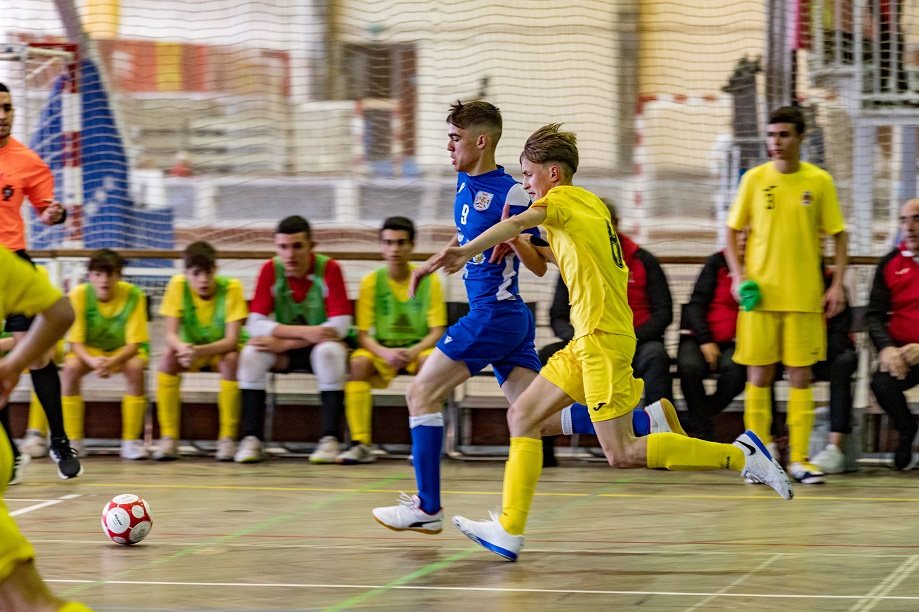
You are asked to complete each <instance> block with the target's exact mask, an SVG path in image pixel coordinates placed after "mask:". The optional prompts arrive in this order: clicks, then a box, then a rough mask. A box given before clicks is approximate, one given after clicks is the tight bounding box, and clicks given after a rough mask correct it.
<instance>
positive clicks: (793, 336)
mask: <svg viewBox="0 0 919 612" xmlns="http://www.w3.org/2000/svg"><path fill="white" fill-rule="evenodd" d="M824 359H826V320H825V319H824V318H823V314H822V313H819V312H775V311H758V310H752V311H750V312H744V311H741V312H740V314H739V315H738V316H737V349H736V350H735V352H734V361H736V362H737V363H739V364H742V365H750V366H763V365H769V364H771V363H778V362H782V363H784V364H785V365H786V366H791V367H793V368H798V367H804V366H809V365H814V364H815V363H817V362H818V361H823V360H824Z"/></svg>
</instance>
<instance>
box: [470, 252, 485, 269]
mask: <svg viewBox="0 0 919 612" xmlns="http://www.w3.org/2000/svg"><path fill="white" fill-rule="evenodd" d="M472 263H474V264H475V265H477V266H480V265H482V264H483V263H485V254H484V253H478V254H476V255H473V256H472Z"/></svg>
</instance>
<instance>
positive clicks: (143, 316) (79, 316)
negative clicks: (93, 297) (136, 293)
mask: <svg viewBox="0 0 919 612" xmlns="http://www.w3.org/2000/svg"><path fill="white" fill-rule="evenodd" d="M88 285H89V283H82V284H80V285H77V286H76V287H74V288H73V289H72V290H71V291H70V305H71V306H73V312H74V320H73V327H71V328H70V332H69V333H68V334H67V342H79V343H80V344H86V287H87V286H88ZM131 287H133V285H131V283H129V282H127V281H123V280H122V281H118V284H117V285H116V286H115V289H114V291H113V295H112V299H110V300H109V301H108V302H103V301H101V300H97V304H98V307H99V312H100V313H102V316H104V317H106V318H110V317H114V316H115V315H117V314H118V313H119V312H121V311H122V309H123V308H124V307H125V304H126V303H127V301H128V294H129V293H130V290H131ZM124 340H125V345H128V344H143V343H144V342H149V341H150V336H149V335H148V332H147V298H146V296H145V295H144V294H143V292H141V295H140V299H139V300H138V302H137V305H136V306H135V307H134V312H132V313H131V314H130V316H129V317H128V322H127V324H126V325H125V333H124Z"/></svg>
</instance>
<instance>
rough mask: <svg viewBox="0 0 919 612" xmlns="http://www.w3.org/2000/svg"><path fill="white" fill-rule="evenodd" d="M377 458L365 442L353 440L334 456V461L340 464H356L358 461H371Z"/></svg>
mask: <svg viewBox="0 0 919 612" xmlns="http://www.w3.org/2000/svg"><path fill="white" fill-rule="evenodd" d="M376 460H377V456H376V455H374V454H373V449H371V448H370V447H369V446H368V445H366V444H361V443H360V442H355V443H354V444H352V445H351V447H350V448H348V449H347V450H343V451H342V452H340V453H338V456H337V457H335V463H339V464H341V465H356V464H358V463H373V462H374V461H376Z"/></svg>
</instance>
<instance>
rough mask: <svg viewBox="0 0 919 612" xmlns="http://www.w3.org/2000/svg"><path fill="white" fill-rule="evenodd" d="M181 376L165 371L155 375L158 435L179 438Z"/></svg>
mask: <svg viewBox="0 0 919 612" xmlns="http://www.w3.org/2000/svg"><path fill="white" fill-rule="evenodd" d="M180 384H182V377H181V376H174V375H172V374H167V373H165V372H158V373H157V375H156V418H157V420H158V421H159V423H160V437H161V438H166V437H168V438H172V439H173V440H178V439H179V410H180V407H181V400H180V399H179V385H180Z"/></svg>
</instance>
